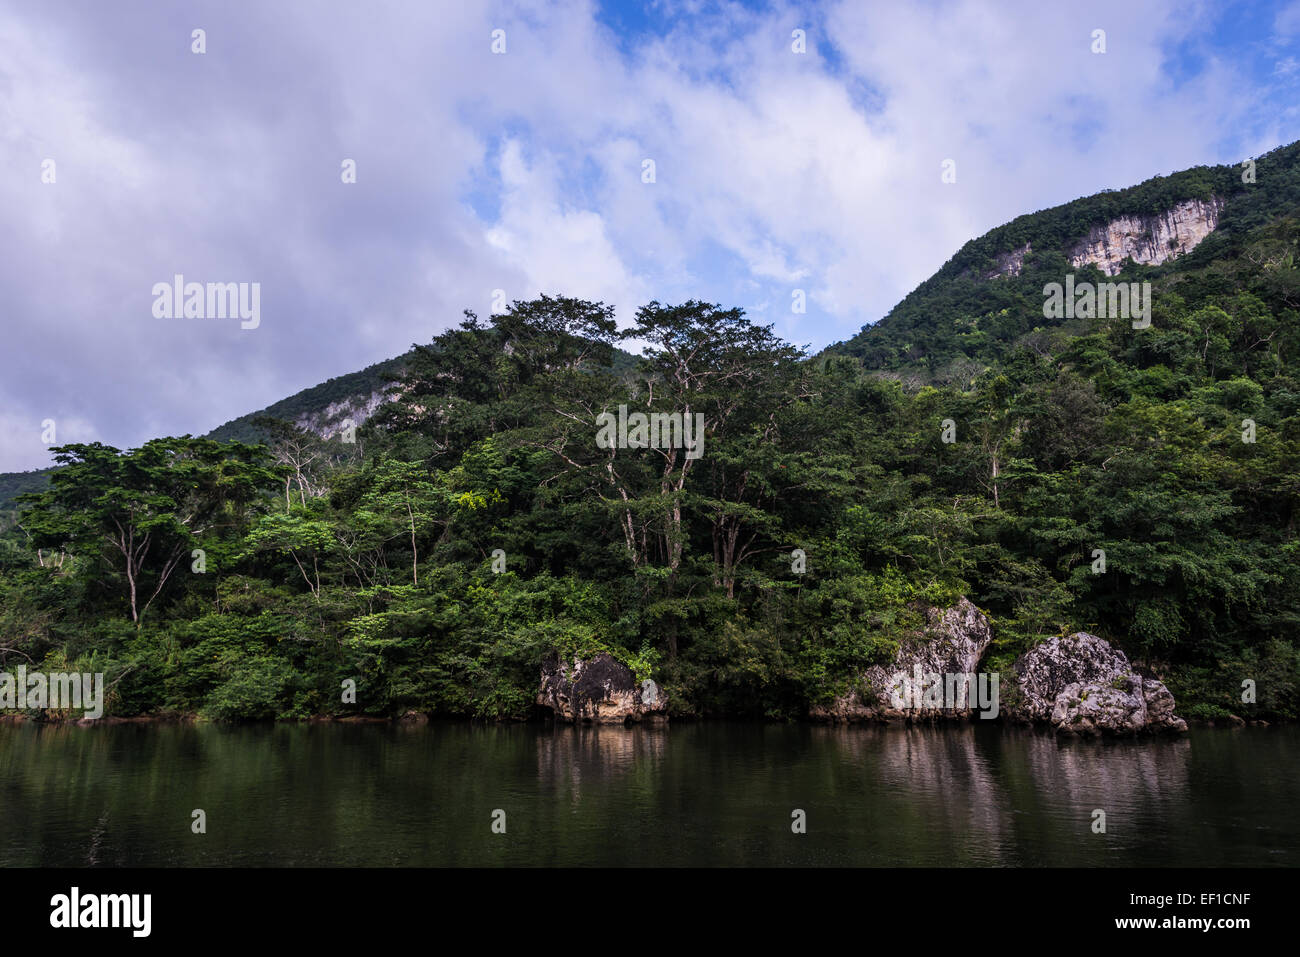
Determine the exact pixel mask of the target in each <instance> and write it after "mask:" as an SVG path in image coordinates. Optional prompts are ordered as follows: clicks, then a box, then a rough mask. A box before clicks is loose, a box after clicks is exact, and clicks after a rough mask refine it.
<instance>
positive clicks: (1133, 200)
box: [824, 143, 1300, 383]
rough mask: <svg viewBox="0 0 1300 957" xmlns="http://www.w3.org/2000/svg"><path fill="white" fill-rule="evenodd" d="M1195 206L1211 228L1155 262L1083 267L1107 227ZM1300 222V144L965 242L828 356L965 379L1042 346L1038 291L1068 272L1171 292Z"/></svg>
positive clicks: (932, 378) (1101, 197)
mask: <svg viewBox="0 0 1300 957" xmlns="http://www.w3.org/2000/svg"><path fill="white" fill-rule="evenodd" d="M1198 208H1199V209H1203V210H1205V211H1206V212H1207V213H1208V218H1209V220H1210V222H1209V223H1208V226H1209V228H1208V229H1205V230H1195V231H1193V232H1192V235H1191V241H1190V242H1187V243H1183V244H1181V245H1175V246H1173V247H1172V248H1169V249H1168V250H1167V251H1166V254H1165V256H1164V257H1163V259H1162V261H1161V262H1159V264H1157V265H1142V264H1141V263H1140V262H1138V263H1129V264H1127V265H1126V266H1125V268H1124V269H1122V270H1115V269H1114V267H1111V268H1104V264H1103V268H1099V269H1095V270H1094V269H1089V268H1087V267H1086V265H1084V262H1083V261H1082V260H1086V259H1093V260H1094V261H1095V260H1096V258H1097V257H1096V256H1095V255H1088V253H1089V252H1090V250H1088V249H1087V247H1088V245H1089V244H1088V242H1087V241H1088V239H1089V238H1090V234H1091V235H1092V236H1094V237H1095V236H1096V235H1097V233H1098V232H1101V231H1104V230H1105V228H1106V227H1107V226H1108V225H1110V224H1115V223H1125V222H1126V221H1128V222H1136V223H1141V224H1142V226H1143V227H1146V228H1151V227H1152V226H1153V225H1154V226H1155V228H1156V229H1157V230H1159V228H1160V226H1161V225H1162V223H1161V221H1162V220H1163V219H1165V218H1166V217H1168V216H1169V215H1170V213H1171V212H1172V211H1177V210H1179V209H1193V210H1195V209H1198ZM1297 215H1300V143H1293V144H1290V145H1289V146H1285V147H1281V148H1279V149H1276V150H1273V151H1272V152H1269V153H1267V154H1265V155H1263V156H1260V157H1259V158H1258V159H1256V160H1253V161H1247V162H1246V163H1244V164H1237V165H1224V166H1213V167H1207V166H1201V167H1195V168H1192V169H1188V170H1183V171H1181V172H1178V173H1174V174H1172V175H1169V176H1158V177H1155V178H1153V179H1150V180H1147V181H1146V182H1144V183H1140V184H1138V185H1136V186H1132V187H1129V188H1127V189H1120V190H1107V191H1104V192H1101V193H1097V194H1095V195H1092V196H1087V197H1084V198H1082V199H1078V200H1074V201H1073V202H1070V203H1065V204H1063V205H1061V206H1056V207H1053V208H1051V209H1047V210H1041V211H1039V212H1036V213H1028V214H1026V215H1023V216H1018V217H1017V218H1016V219H1014V220H1012V221H1011V222H1009V223H1007V224H1005V225H1003V226H999V227H997V228H996V229H993V230H990V231H989V232H988V233H985V234H984V235H983V236H980V237H979V238H977V239H973V240H971V241H970V242H968V243H966V244H965V245H964V246H963V247H962V248H961V249H960V250H958V251H957V253H956V254H955V255H954V256H953V257H952V259H950V260H949V261H948V262H947V263H946V264H945V265H944V266H943V267H942V268H941V269H940V270H939V271H938V272H936V273H935V274H934V275H933V276H931V277H930V278H929V279H927V280H925V281H924V282H923V283H921V284H920V285H919V286H918V287H917V288H916V289H915V290H913V291H912V292H911V293H909V294H908V295H907V296H906V297H904V299H903V300H902V301H901V302H900V303H899V304H898V305H897V306H895V307H894V308H893V309H892V310H891V311H890V312H889V314H888V315H886V316H885V317H884V318H883V319H881V320H880V321H879V322H878V323H875V324H873V325H869V326H865V327H864V328H863V329H862V331H861V332H859V333H858V334H857V335H856V336H854V337H853V338H851V339H849V340H847V341H845V342H842V343H837V344H835V345H833V346H830V347H828V348H827V349H826V350H825V351H824V354H827V355H831V354H834V355H848V356H854V357H856V358H860V359H861V360H862V363H863V365H864V367H866V368H868V369H877V370H885V371H888V372H891V373H897V374H898V375H899V376H901V377H902V378H904V379H907V380H910V381H914V382H918V383H919V382H929V383H938V382H959V381H963V380H964V381H966V382H969V380H970V377H971V375H972V374H975V373H977V372H978V371H979V370H981V369H983V368H986V367H987V366H989V365H990V364H992V363H993V362H995V361H996V360H998V359H999V358H1002V357H1004V356H1005V355H1006V354H1007V353H1008V352H1009V351H1011V350H1012V349H1014V348H1015V347H1016V346H1017V345H1019V344H1022V343H1024V342H1025V341H1026V340H1028V339H1034V340H1036V341H1038V342H1041V341H1042V340H1043V339H1044V336H1043V332H1044V331H1045V330H1046V331H1048V332H1051V331H1052V330H1053V328H1054V324H1053V323H1052V322H1050V321H1048V320H1045V319H1044V318H1043V314H1042V305H1043V287H1044V285H1045V284H1047V283H1050V282H1061V281H1062V276H1063V275H1065V274H1067V273H1071V272H1073V273H1076V274H1077V276H1078V278H1079V279H1080V281H1083V280H1085V279H1087V278H1089V277H1091V278H1093V279H1094V280H1096V281H1105V280H1108V279H1112V278H1113V279H1114V280H1115V281H1142V280H1148V281H1154V282H1159V281H1160V280H1162V279H1163V280H1167V285H1169V286H1172V285H1173V284H1174V283H1175V282H1177V280H1178V277H1179V276H1181V275H1182V274H1184V273H1189V272H1194V271H1196V270H1198V269H1202V268H1203V267H1205V266H1206V265H1208V264H1210V263H1213V262H1215V261H1219V260H1225V259H1234V258H1236V257H1238V256H1240V255H1242V253H1243V251H1244V250H1245V249H1246V248H1247V246H1248V245H1250V244H1251V242H1252V241H1253V240H1258V239H1261V238H1265V235H1266V233H1267V227H1268V226H1269V224H1272V223H1276V222H1278V221H1279V220H1281V219H1286V218H1294V217H1296V216H1297ZM1261 231H1262V232H1261ZM1103 238H1104V237H1103ZM1137 238H1139V239H1140V237H1137ZM1175 242H1176V240H1175ZM1133 245H1134V246H1136V247H1138V248H1141V247H1143V246H1144V245H1155V244H1154V243H1148V244H1143V243H1141V242H1140V241H1135V242H1134V244H1133ZM1137 258H1138V259H1141V258H1142V256H1141V255H1139V256H1138V257H1137ZM1290 268H1291V267H1287V269H1288V275H1287V277H1286V278H1287V279H1290V277H1291V274H1290V273H1289V270H1290ZM1279 278H1281V277H1279Z"/></svg>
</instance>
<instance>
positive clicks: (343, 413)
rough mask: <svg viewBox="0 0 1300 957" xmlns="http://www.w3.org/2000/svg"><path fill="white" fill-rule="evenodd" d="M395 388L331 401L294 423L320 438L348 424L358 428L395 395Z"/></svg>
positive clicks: (301, 416) (329, 435)
mask: <svg viewBox="0 0 1300 957" xmlns="http://www.w3.org/2000/svg"><path fill="white" fill-rule="evenodd" d="M396 392H397V390H396V389H395V388H389V389H386V390H380V391H377V392H372V393H370V395H368V396H361V395H358V396H352V397H350V398H347V399H341V400H340V401H338V402H331V403H330V404H329V405H327V406H326V407H325V408H323V409H321V410H319V411H317V412H311V413H305V414H303V415H300V416H298V418H297V419H295V420H294V425H296V426H298V428H300V429H303V430H304V431H307V432H313V433H315V434H316V435H319V436H320V437H321V438H322V439H328V438H332V437H333V436H336V435H341V434H342V433H343V432H344V431H346V429H347V428H348V426H349V425H350V426H352V427H353V428H359V427H360V426H361V424H362V423H363V422H365V421H366V419H368V418H370V417H371V416H372V415H374V414H375V410H376V409H378V408H379V407H380V406H381V405H383V404H384V403H385V402H387V401H389V400H390V399H391V398H393V396H394V395H396Z"/></svg>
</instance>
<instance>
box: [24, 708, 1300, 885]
mask: <svg viewBox="0 0 1300 957" xmlns="http://www.w3.org/2000/svg"><path fill="white" fill-rule="evenodd" d="M1297 746H1300V732H1298V731H1297V730H1296V729H1291V728H1269V729H1248V730H1244V731H1233V730H1223V729H1220V730H1198V731H1194V732H1193V733H1192V734H1190V735H1187V736H1184V737H1180V738H1162V739H1148V740H1130V741H1118V742H1112V741H1064V742H1063V741H1058V740H1057V739H1056V738H1055V737H1053V736H1052V735H1050V734H1044V733H1041V732H1034V731H1027V730H1020V729H1012V728H1002V727H996V726H993V727H991V726H986V725H981V724H979V723H978V722H977V723H974V724H971V725H963V726H955V727H949V728H928V727H911V728H886V727H873V726H866V727H864V726H847V727H846V726H838V727H824V726H811V725H763V724H741V723H722V722H719V723H714V722H705V723H698V724H674V725H672V726H668V727H664V726H642V727H637V728H630V729H623V728H611V727H576V728H575V727H565V726H560V727H553V728H552V727H542V726H538V725H503V726H486V727H485V726H482V725H469V724H453V723H447V724H431V725H427V726H404V725H399V726H387V725H370V726H344V725H329V724H313V725H275V726H256V727H243V728H223V727H215V726H158V725H142V726H129V725H128V726H116V727H97V728H77V727H70V726H50V727H44V728H41V727H36V726H32V725H0V865H3V866H39V865H69V866H85V865H90V866H96V865H98V866H120V865H192V866H206V865H232V864H247V865H257V866H269V865H306V864H321V865H340V866H345V865H374V866H403V865H492V864H503V865H523V866H531V865H556V864H579V865H580V864H604V865H620V864H630V865H656V866H660V865H665V866H674V865H710V864H726V865H749V864H754V865H797V866H806V865H826V864H833V865H868V866H908V865H972V864H974V865H1001V866H1025V865H1055V864H1061V865H1064V864H1083V865H1148V866H1150V865H1154V866H1160V865H1192V866H1198V865H1199V866H1214V865H1259V864H1292V863H1295V861H1296V860H1297V852H1298V851H1300V833H1298V832H1300V828H1298V827H1297V824H1296V820H1295V816H1294V815H1293V814H1292V813H1291V812H1292V809H1293V808H1294V807H1295V806H1297V802H1300V771H1298V770H1297V762H1296V761H1295V755H1296V752H1297ZM195 808H202V809H204V811H205V812H206V814H207V820H208V832H207V833H206V834H204V835H195V834H193V833H192V831H191V829H190V824H191V812H192V810H193V809H195ZM1098 809H1100V810H1103V811H1104V812H1105V815H1106V832H1105V833H1096V832H1095V831H1094V829H1093V812H1094V811H1095V810H1098ZM796 810H798V811H802V812H804V814H805V815H806V820H807V833H803V834H796V833H794V832H793V831H792V830H791V821H792V814H793V813H794V812H795V811H796ZM497 811H503V812H504V813H505V819H506V821H507V829H506V833H505V834H494V833H493V832H492V830H491V822H492V820H493V814H494V812H497Z"/></svg>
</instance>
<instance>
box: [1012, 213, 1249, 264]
mask: <svg viewBox="0 0 1300 957" xmlns="http://www.w3.org/2000/svg"><path fill="white" fill-rule="evenodd" d="M1223 205H1224V204H1223V200H1221V199H1219V198H1218V197H1212V198H1211V199H1209V200H1207V201H1202V200H1199V199H1189V200H1185V201H1184V202H1181V203H1179V204H1178V205H1176V206H1174V207H1173V209H1170V210H1169V211H1168V212H1166V213H1164V215H1162V216H1121V217H1120V218H1119V219H1116V220H1112V221H1111V222H1109V223H1107V224H1106V225H1105V226H1095V227H1093V228H1092V229H1091V230H1089V232H1088V235H1087V236H1085V237H1084V238H1083V240H1082V241H1080V242H1079V243H1077V244H1076V245H1075V246H1074V248H1073V249H1071V250H1070V265H1072V266H1076V267H1082V266H1086V265H1088V264H1089V263H1095V264H1096V265H1097V267H1098V268H1099V269H1100V270H1101V271H1102V272H1104V273H1105V274H1106V275H1107V276H1113V275H1115V274H1116V273H1118V272H1119V271H1120V266H1121V265H1122V264H1123V262H1124V260H1125V259H1127V258H1129V257H1130V256H1131V257H1132V258H1133V261H1134V262H1136V263H1141V264H1142V265H1147V266H1155V265H1159V264H1160V263H1163V262H1168V261H1169V260H1171V259H1176V258H1178V257H1179V256H1181V255H1182V254H1183V253H1186V252H1189V251H1191V250H1192V249H1194V248H1195V247H1196V245H1197V244H1198V243H1200V241H1201V240H1202V239H1204V238H1205V237H1206V236H1208V235H1210V233H1212V232H1214V228H1215V227H1216V226H1218V225H1219V214H1220V213H1221V212H1222V211H1223ZM1022 258H1023V257H1022ZM1013 275H1014V274H1013Z"/></svg>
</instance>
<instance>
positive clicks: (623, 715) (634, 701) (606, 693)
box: [537, 652, 668, 724]
mask: <svg viewBox="0 0 1300 957" xmlns="http://www.w3.org/2000/svg"><path fill="white" fill-rule="evenodd" d="M537 703H538V704H539V705H540V706H542V707H544V708H550V709H551V711H552V712H554V714H555V718H556V720H558V721H566V722H570V723H575V722H593V723H596V724H626V723H628V722H636V721H640V720H642V719H643V718H657V717H665V716H666V715H667V712H668V696H667V695H666V694H664V692H663V689H661V688H660V687H659V686H658V685H657V684H655V682H653V681H650V680H649V679H647V680H646V681H644V682H642V684H641V686H639V687H638V686H637V683H636V678H635V677H634V676H633V674H632V669H630V668H629V667H628V666H627V665H625V664H623V663H622V662H621V661H619V660H617V659H616V658H614V656H613V655H610V654H607V653H605V652H601V653H600V654H598V655H594V656H593V657H591V658H586V659H583V658H575V659H574V660H573V661H572V662H571V663H570V662H563V661H560V659H559V657H558V656H556V655H552V656H551V657H550V658H548V659H547V660H546V661H544V662H542V687H541V690H540V691H538V693H537Z"/></svg>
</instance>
